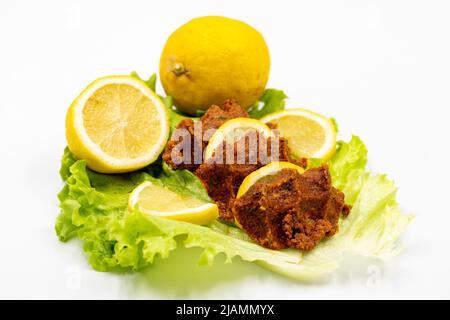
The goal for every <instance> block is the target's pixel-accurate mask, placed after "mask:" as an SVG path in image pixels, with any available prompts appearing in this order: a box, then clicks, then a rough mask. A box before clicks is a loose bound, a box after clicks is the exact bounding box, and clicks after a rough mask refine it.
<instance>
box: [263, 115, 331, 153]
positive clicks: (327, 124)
mask: <svg viewBox="0 0 450 320" xmlns="http://www.w3.org/2000/svg"><path fill="white" fill-rule="evenodd" d="M286 116H302V117H306V118H308V119H311V120H314V121H316V122H317V123H319V124H320V126H321V127H322V128H324V130H325V137H326V138H325V142H324V144H323V145H322V147H321V148H320V149H319V150H317V151H316V152H315V153H314V154H313V155H311V156H310V158H318V159H324V160H328V158H329V157H330V155H332V153H333V150H334V148H335V146H336V136H337V134H336V130H335V128H334V125H333V123H332V122H331V120H330V119H328V118H327V117H325V116H323V115H321V114H318V113H316V112H313V111H310V110H307V109H302V108H296V109H288V110H282V111H278V112H274V113H271V114H269V115H267V116H265V117H263V118H261V119H260V120H261V121H262V122H264V123H268V122H271V121H273V120H276V119H280V118H283V117H286ZM298 156H300V155H298Z"/></svg>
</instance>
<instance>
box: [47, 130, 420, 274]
mask: <svg viewBox="0 0 450 320" xmlns="http://www.w3.org/2000/svg"><path fill="white" fill-rule="evenodd" d="M366 162H367V149H366V147H365V145H364V143H363V142H362V141H361V140H360V139H359V138H358V137H353V138H352V139H351V141H349V142H343V141H340V142H339V144H338V150H337V152H336V154H335V155H334V157H333V158H332V160H331V161H330V163H329V165H330V171H331V174H332V178H333V183H334V185H335V186H336V187H338V188H339V189H341V190H342V191H343V192H344V193H345V195H346V201H347V202H348V203H350V204H352V205H353V209H352V211H351V214H350V215H349V216H348V217H347V218H345V219H342V220H341V221H340V231H339V233H338V234H336V235H335V236H333V237H331V238H329V239H327V240H325V241H322V242H321V243H320V244H319V245H318V246H317V247H316V248H315V249H314V250H312V251H311V252H307V253H301V252H299V251H297V250H291V249H289V250H282V251H274V250H268V249H265V248H262V247H260V246H258V245H256V244H255V243H253V242H252V241H251V240H250V239H249V238H248V237H247V235H246V234H245V233H244V232H242V231H241V230H239V229H238V228H235V227H232V226H229V225H225V224H223V223H220V222H219V221H214V222H213V223H211V224H210V225H208V226H198V225H193V224H189V223H185V222H180V221H173V220H165V219H161V218H156V217H147V216H143V215H142V214H140V213H138V212H137V213H136V212H135V213H130V212H129V211H128V209H127V199H128V195H129V193H130V192H131V191H132V190H133V189H134V188H135V187H136V185H138V184H139V183H141V182H142V181H145V180H152V181H153V182H156V183H160V184H162V185H165V186H167V187H168V188H171V189H172V190H174V191H177V192H184V193H186V194H191V195H193V196H195V197H198V198H200V199H203V200H204V201H210V199H209V197H208V195H207V193H206V191H205V190H204V189H203V187H202V185H201V183H200V181H198V179H197V178H196V177H195V175H193V174H192V173H191V172H189V171H185V170H177V171H174V170H171V169H170V168H169V167H167V165H165V164H164V163H161V162H159V163H156V164H154V165H152V166H149V167H148V168H146V169H145V170H141V171H139V172H135V173H131V174H122V175H105V174H99V173H95V172H93V171H91V170H89V169H88V168H87V167H86V163H85V161H82V160H78V161H77V160H76V159H75V158H74V157H73V156H72V155H71V153H70V151H69V150H68V149H66V150H65V152H64V156H63V159H62V166H61V170H60V173H61V177H62V179H63V180H64V182H65V185H64V187H63V189H62V191H61V192H60V194H59V200H60V208H61V213H60V215H59V216H58V218H57V220H56V226H55V228H56V233H57V235H58V237H59V239H60V240H61V241H68V240H69V239H71V238H73V237H77V238H79V239H81V240H82V241H83V242H84V251H85V252H86V253H87V255H88V257H89V262H90V263H91V265H92V266H93V267H94V269H96V270H99V271H112V270H120V269H132V270H139V269H142V268H144V267H146V266H148V265H149V264H151V263H153V261H154V260H155V258H157V257H158V258H162V259H165V258H168V257H169V255H170V252H171V251H172V250H174V249H176V248H177V247H178V246H185V247H200V248H203V253H202V254H201V256H200V259H199V262H200V264H203V265H211V264H212V263H213V262H214V259H215V257H216V256H217V255H218V254H219V253H223V254H224V255H225V257H226V262H231V261H232V259H233V258H234V257H236V256H240V257H241V258H242V259H243V260H245V261H249V262H255V263H257V264H259V265H261V266H263V267H265V268H267V269H270V270H272V271H274V272H277V273H279V274H283V275H286V276H289V277H292V278H295V279H299V280H304V281H309V280H313V279H316V278H318V277H321V276H323V275H325V274H329V273H330V272H332V271H333V270H335V269H337V268H338V267H339V265H340V263H341V261H342V259H343V254H344V252H348V253H351V254H356V255H362V256H368V257H373V258H380V259H388V258H390V257H392V256H393V255H395V254H397V253H398V252H399V249H400V248H399V246H398V238H399V236H400V235H401V233H402V232H403V231H404V229H405V228H406V226H407V225H408V223H409V222H410V221H411V219H412V218H413V217H412V215H405V214H402V213H401V211H400V209H399V207H398V204H397V202H396V199H395V194H396V190H397V189H396V187H395V186H394V184H393V183H392V181H390V180H389V179H387V177H386V176H385V175H374V174H371V173H369V172H366V171H365V165H366Z"/></svg>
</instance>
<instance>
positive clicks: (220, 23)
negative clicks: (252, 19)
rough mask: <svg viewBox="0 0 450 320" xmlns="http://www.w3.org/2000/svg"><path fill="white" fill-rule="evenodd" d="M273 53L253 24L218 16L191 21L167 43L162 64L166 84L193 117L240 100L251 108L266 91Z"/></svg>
mask: <svg viewBox="0 0 450 320" xmlns="http://www.w3.org/2000/svg"><path fill="white" fill-rule="evenodd" d="M269 69H270V56H269V49H268V48H267V45H266V42H265V41H264V38H263V37H262V35H261V34H260V33H259V32H258V31H256V30H255V29H254V28H252V27H251V26H249V25H248V24H246V23H244V22H242V21H238V20H234V19H229V18H225V17H218V16H208V17H200V18H196V19H193V20H191V21H189V22H188V23H186V24H184V25H183V26H181V27H180V28H178V29H177V30H176V31H175V32H173V33H172V35H171V36H170V37H169V39H168V40H167V42H166V44H165V46H164V49H163V52H162V54H161V60H160V65H159V73H160V78H161V82H162V85H163V87H164V90H165V91H166V93H167V94H168V95H170V96H172V97H173V99H174V103H175V105H176V106H177V107H178V108H179V109H180V110H182V111H184V112H186V113H189V114H194V115H195V114H196V111H197V110H200V109H201V110H206V109H207V108H208V107H210V106H211V105H212V104H216V105H221V104H222V103H223V102H224V101H225V100H226V99H229V98H233V99H236V100H237V101H238V102H239V104H240V105H241V106H242V107H244V108H248V107H250V106H251V105H252V104H253V103H254V102H255V101H256V100H257V99H258V98H259V97H260V96H261V94H262V93H263V91H264V88H265V86H266V83H267V80H268V77H269Z"/></svg>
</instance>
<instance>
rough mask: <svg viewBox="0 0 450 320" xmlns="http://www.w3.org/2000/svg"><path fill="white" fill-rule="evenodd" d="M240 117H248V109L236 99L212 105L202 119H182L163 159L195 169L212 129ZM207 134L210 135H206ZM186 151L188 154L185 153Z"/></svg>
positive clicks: (201, 160) (182, 167)
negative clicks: (221, 104) (196, 127)
mask: <svg viewBox="0 0 450 320" xmlns="http://www.w3.org/2000/svg"><path fill="white" fill-rule="evenodd" d="M240 117H242V118H247V117H248V113H247V111H245V110H244V109H243V108H242V107H241V106H240V105H239V104H238V103H237V102H236V101H234V100H226V101H225V102H224V104H223V106H222V107H219V106H216V105H213V106H211V107H210V108H209V109H208V110H207V111H206V113H205V114H204V115H203V116H202V117H201V118H200V120H193V119H190V118H188V119H184V120H182V121H181V122H180V123H179V124H178V125H177V128H176V130H175V132H173V133H172V137H171V138H170V140H169V142H168V143H167V145H166V148H165V150H164V153H163V156H162V157H163V160H164V161H165V162H167V163H168V164H169V165H170V166H171V167H172V168H174V169H187V170H190V171H195V170H196V169H197V168H198V166H199V165H200V164H201V163H202V162H203V158H202V157H203V150H204V149H205V147H206V145H207V144H208V142H207V140H208V139H209V138H210V135H212V131H211V130H215V129H217V128H219V127H220V126H221V125H222V124H224V123H225V122H226V121H228V120H230V119H234V118H240ZM199 123H201V126H199V129H197V130H194V128H195V127H194V125H195V124H199ZM178 130H180V131H178ZM205 134H208V135H209V136H204V135H205ZM186 151H187V152H188V154H185V152H186Z"/></svg>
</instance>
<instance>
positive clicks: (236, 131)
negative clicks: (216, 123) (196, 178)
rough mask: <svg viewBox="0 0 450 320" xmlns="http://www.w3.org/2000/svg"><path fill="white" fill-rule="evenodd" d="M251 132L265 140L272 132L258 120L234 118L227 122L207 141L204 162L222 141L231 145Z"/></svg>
mask: <svg viewBox="0 0 450 320" xmlns="http://www.w3.org/2000/svg"><path fill="white" fill-rule="evenodd" d="M251 131H254V132H255V131H256V133H258V134H262V135H263V136H264V137H266V138H268V137H270V136H272V130H271V129H270V128H269V127H268V126H267V125H265V124H264V123H262V122H261V121H259V120H256V119H250V118H234V119H231V120H228V121H227V122H225V123H224V124H222V125H221V126H220V127H219V128H218V129H217V130H216V132H214V134H213V135H212V136H211V138H210V139H209V142H208V145H207V146H206V148H205V161H206V160H208V159H210V158H211V157H212V156H213V154H214V151H215V150H216V149H217V148H218V147H219V146H220V144H221V143H222V142H223V141H226V143H229V144H231V143H233V142H236V141H238V140H239V139H240V138H242V137H243V136H245V135H246V134H248V133H249V132H251Z"/></svg>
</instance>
